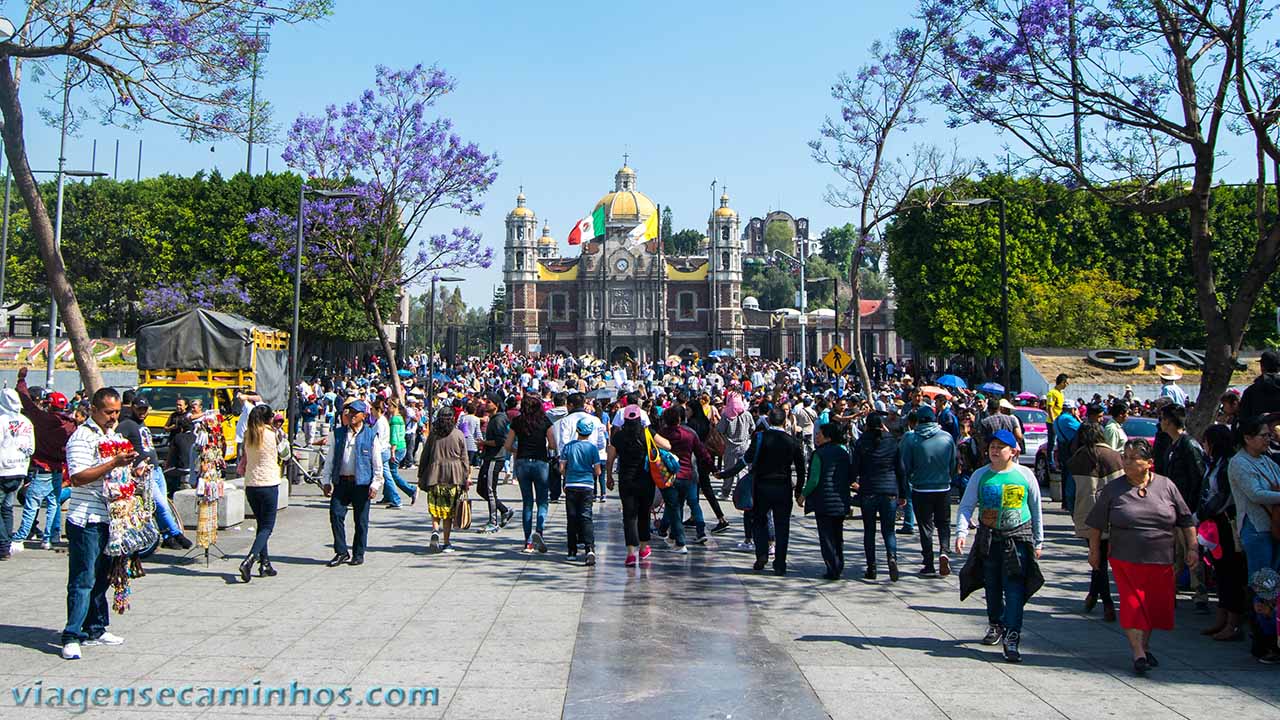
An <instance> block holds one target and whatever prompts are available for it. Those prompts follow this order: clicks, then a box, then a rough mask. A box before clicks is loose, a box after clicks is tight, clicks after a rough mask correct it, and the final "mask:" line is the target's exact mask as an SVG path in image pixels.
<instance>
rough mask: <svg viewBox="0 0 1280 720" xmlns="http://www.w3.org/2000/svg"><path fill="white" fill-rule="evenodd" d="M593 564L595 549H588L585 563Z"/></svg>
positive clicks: (594, 561) (594, 562)
mask: <svg viewBox="0 0 1280 720" xmlns="http://www.w3.org/2000/svg"><path fill="white" fill-rule="evenodd" d="M595 564H596V553H595V551H594V550H588V551H587V565H588V566H590V565H595Z"/></svg>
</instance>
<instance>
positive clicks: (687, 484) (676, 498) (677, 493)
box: [662, 478, 707, 546]
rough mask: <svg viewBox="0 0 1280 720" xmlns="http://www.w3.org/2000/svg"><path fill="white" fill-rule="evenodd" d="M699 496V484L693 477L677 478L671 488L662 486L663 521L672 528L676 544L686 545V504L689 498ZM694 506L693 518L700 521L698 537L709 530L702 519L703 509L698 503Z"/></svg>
mask: <svg viewBox="0 0 1280 720" xmlns="http://www.w3.org/2000/svg"><path fill="white" fill-rule="evenodd" d="M697 497H698V484H697V483H696V482H695V481H694V480H693V478H687V479H685V480H676V481H675V483H673V484H672V485H671V487H669V488H662V523H663V524H664V525H666V526H667V527H668V528H669V529H670V530H671V537H672V539H673V540H675V541H676V545H677V546H679V545H684V506H685V503H687V502H689V498H694V499H696V498H697ZM692 507H693V508H694V509H695V510H694V515H693V518H694V520H695V521H696V522H697V523H698V537H702V536H703V535H705V534H706V532H707V524H706V523H705V522H703V521H702V510H701V508H698V505H697V503H694V504H693V505H692Z"/></svg>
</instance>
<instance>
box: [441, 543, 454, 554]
mask: <svg viewBox="0 0 1280 720" xmlns="http://www.w3.org/2000/svg"><path fill="white" fill-rule="evenodd" d="M440 552H442V553H454V552H458V551H457V550H454V549H453V543H445V544H444V546H443V547H441V548H440Z"/></svg>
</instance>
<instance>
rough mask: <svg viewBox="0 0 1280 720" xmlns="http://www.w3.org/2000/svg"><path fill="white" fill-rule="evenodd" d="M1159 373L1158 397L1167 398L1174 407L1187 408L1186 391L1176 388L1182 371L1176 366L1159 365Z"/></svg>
mask: <svg viewBox="0 0 1280 720" xmlns="http://www.w3.org/2000/svg"><path fill="white" fill-rule="evenodd" d="M1159 373H1160V384H1161V387H1160V397H1167V398H1169V400H1170V402H1172V403H1173V404H1174V405H1181V406H1182V407H1186V406H1187V391H1186V390H1183V389H1182V388H1180V387H1178V381H1179V380H1181V379H1182V370H1181V369H1179V368H1178V367H1177V366H1176V365H1161V366H1160V369H1159Z"/></svg>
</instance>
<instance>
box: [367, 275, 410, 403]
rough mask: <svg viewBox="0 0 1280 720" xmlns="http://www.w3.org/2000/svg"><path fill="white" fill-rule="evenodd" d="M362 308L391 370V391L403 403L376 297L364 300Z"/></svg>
mask: <svg viewBox="0 0 1280 720" xmlns="http://www.w3.org/2000/svg"><path fill="white" fill-rule="evenodd" d="M364 309H365V313H366V314H367V316H368V318H369V321H370V322H372V323H373V328H374V330H376V331H377V333H378V342H379V343H380V344H381V345H382V354H383V355H384V356H385V357H386V358H387V369H388V370H390V371H391V391H392V392H393V393H395V396H396V400H397V401H398V402H400V403H403V402H404V386H403V385H401V384H400V367H399V366H398V365H397V364H396V353H395V348H393V347H392V346H391V336H389V335H387V329H386V328H385V327H383V325H382V310H381V308H379V307H378V300H377V297H376V296H375V297H374V298H373V299H371V300H366V301H365V304H364Z"/></svg>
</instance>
